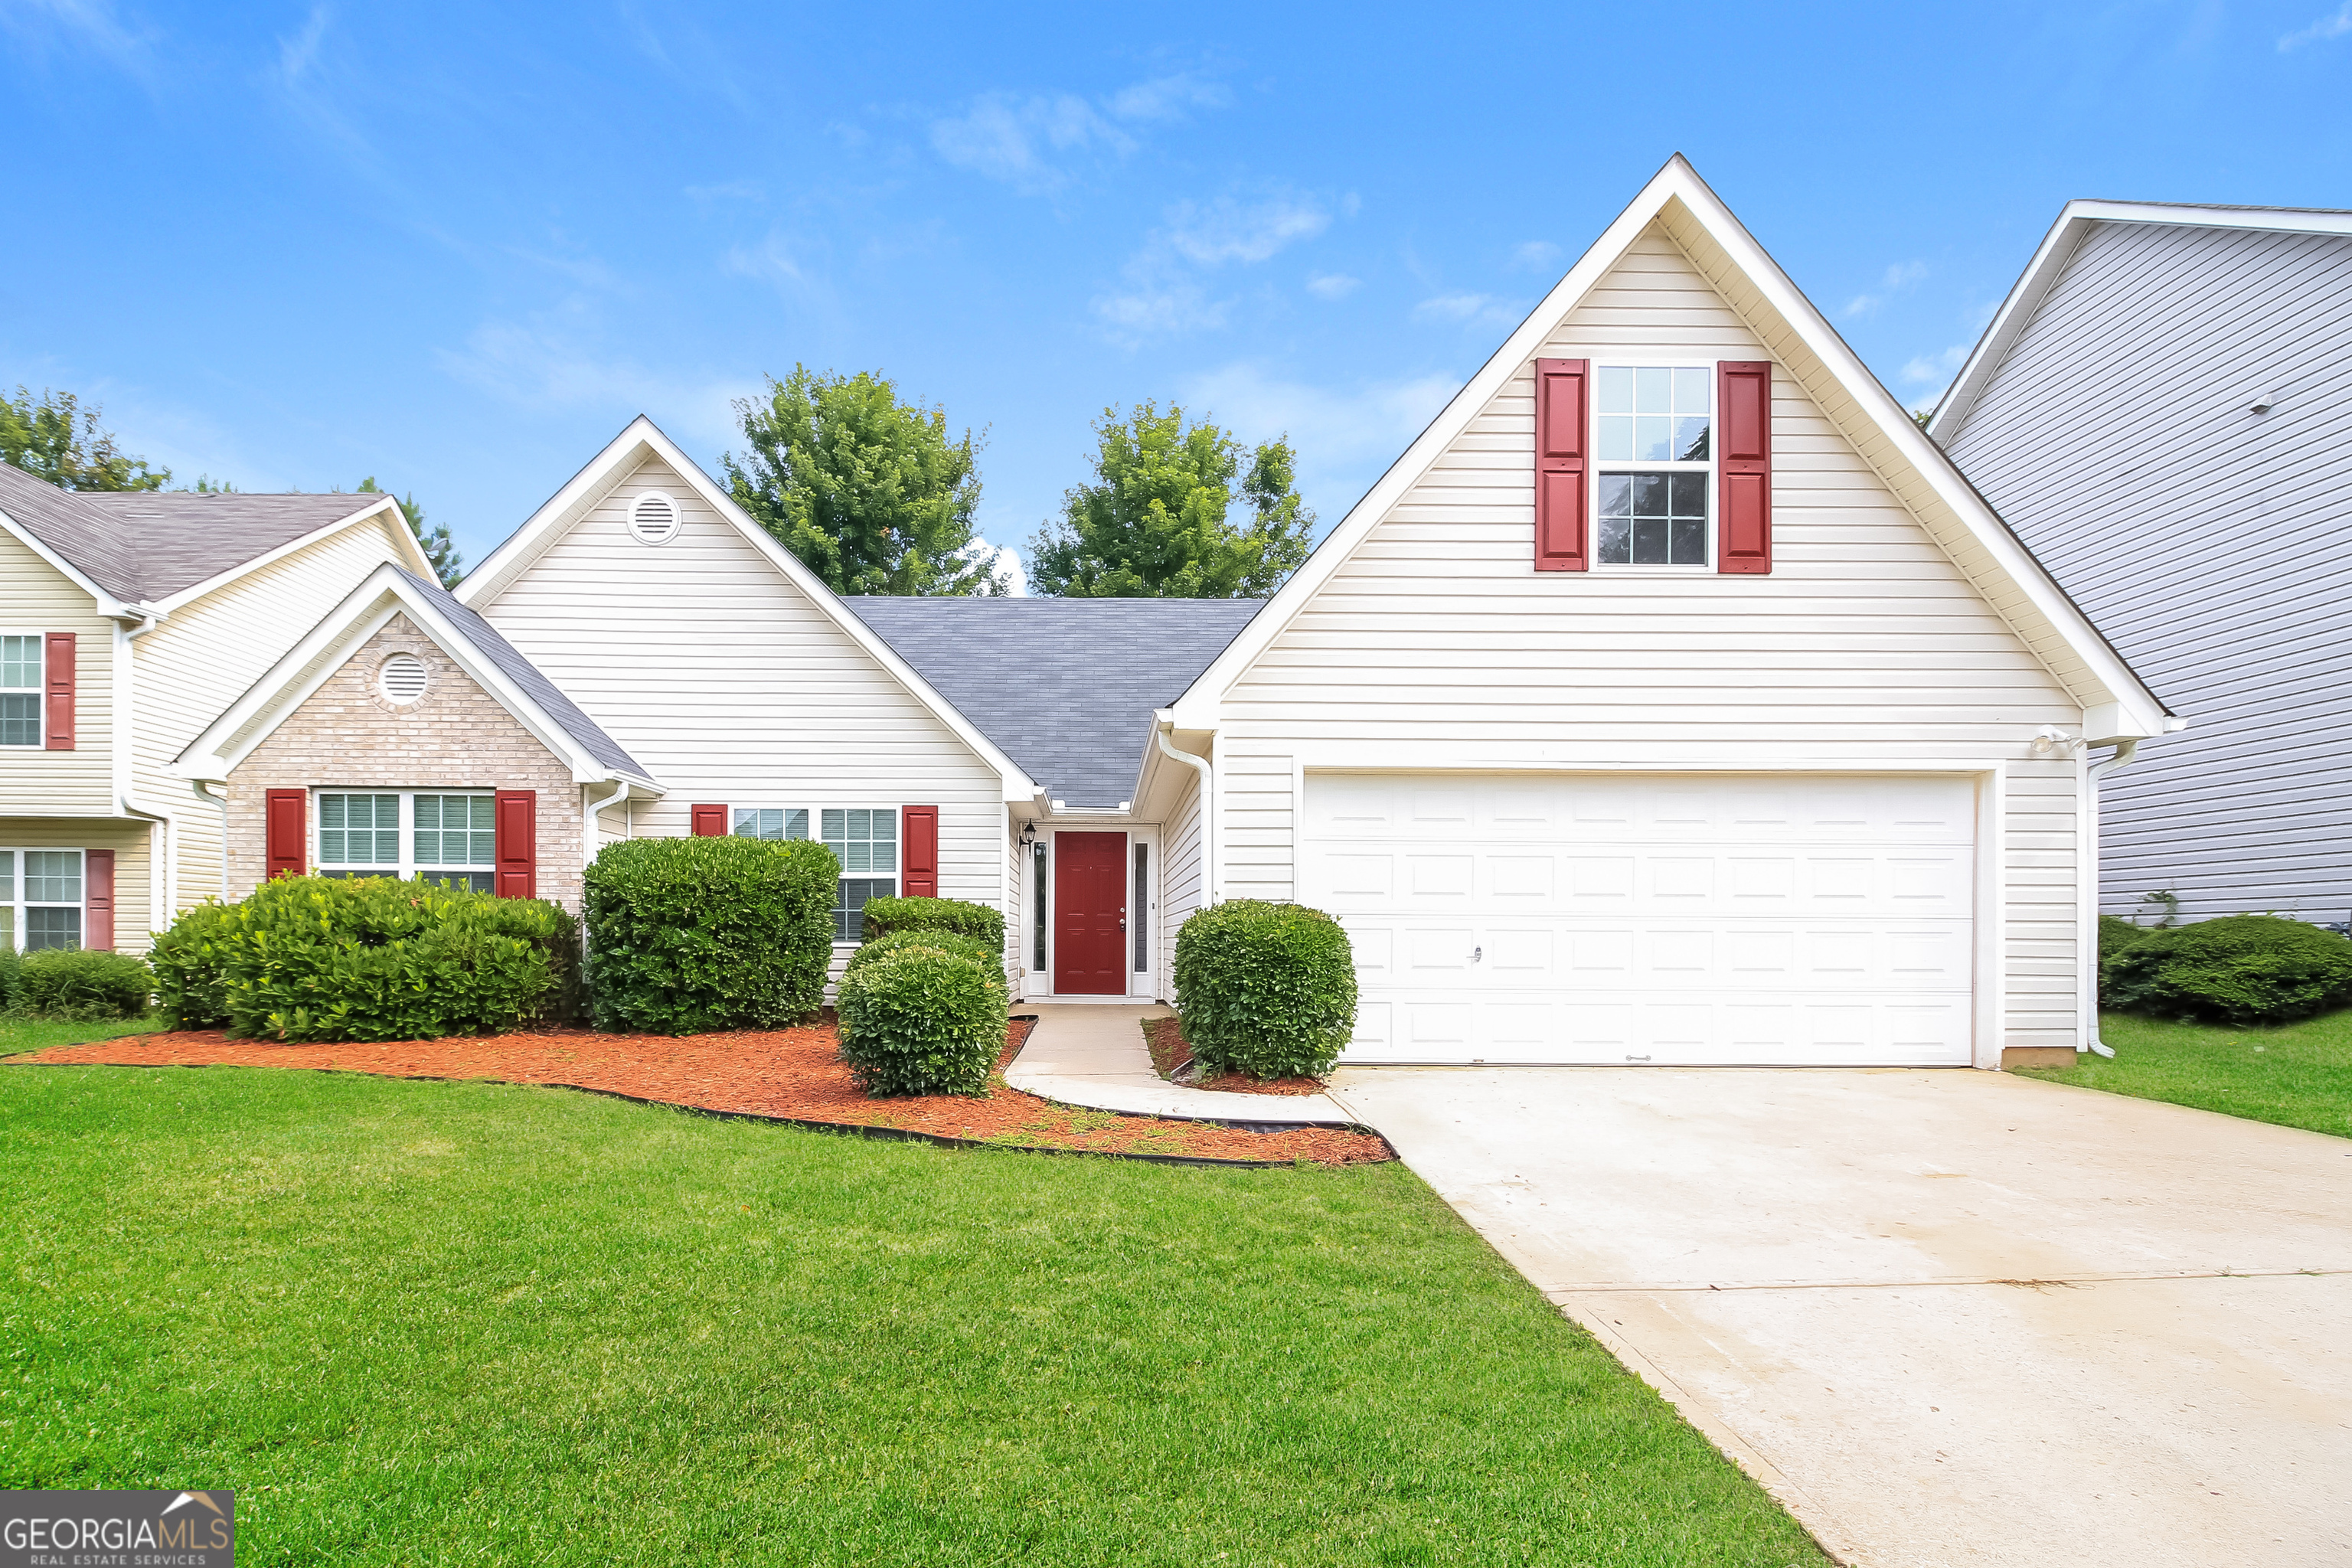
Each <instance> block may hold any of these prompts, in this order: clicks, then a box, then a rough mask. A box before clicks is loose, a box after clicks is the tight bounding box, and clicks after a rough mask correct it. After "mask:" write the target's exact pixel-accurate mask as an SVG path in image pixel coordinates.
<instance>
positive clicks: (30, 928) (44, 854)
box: [0, 849, 89, 952]
mask: <svg viewBox="0 0 2352 1568" xmlns="http://www.w3.org/2000/svg"><path fill="white" fill-rule="evenodd" d="M88 886H89V883H88V881H87V880H86V879H85V878H84V876H83V867H82V855H81V851H80V850H79V849H0V941H5V942H6V943H7V944H8V945H9V946H10V947H13V948H16V949H17V950H18V951H20V952H44V951H46V950H47V949H50V948H60V947H79V946H80V945H81V932H82V896H83V889H85V888H87V887H88Z"/></svg>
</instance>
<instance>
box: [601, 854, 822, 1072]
mask: <svg viewBox="0 0 2352 1568" xmlns="http://www.w3.org/2000/svg"><path fill="white" fill-rule="evenodd" d="M840 881H841V862H840V861H839V860H838V859H837V858H835V856H834V853H833V851H832V850H830V849H828V848H826V847H824V845H823V844H820V843H817V842H814V840H810V839H787V840H782V841H778V840H774V839H764V838H733V837H725V838H719V837H713V838H632V839H627V840H625V841H623V842H621V843H618V844H608V845H606V846H605V847H604V849H603V851H602V852H600V853H599V854H598V855H597V857H596V859H595V863H594V864H593V865H592V866H590V867H589V868H588V878H587V892H586V899H585V903H586V908H587V913H588V989H589V994H590V996H591V997H592V999H593V1006H594V1009H595V1018H596V1026H597V1027H598V1028H600V1029H643V1030H646V1031H648V1032H651V1033H655V1034H665V1035H692V1034H698V1033H701V1032H703V1031H705V1030H709V1029H733V1028H743V1027H756V1028H772V1027H776V1026H781V1025H784V1024H790V1023H793V1022H795V1021H797V1020H799V1019H801V1018H804V1017H806V1016H809V1015H810V1014H812V1013H814V1012H815V1011H816V1010H817V1009H818V1008H819V1007H820V1006H822V1005H824V975H825V970H826V968H827V966H828V965H830V964H831V963H832V962H833V902H834V897H835V890H836V889H837V888H838V887H839V885H840Z"/></svg>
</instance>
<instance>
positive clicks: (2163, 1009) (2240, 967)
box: [2099, 915, 2352, 1024]
mask: <svg viewBox="0 0 2352 1568" xmlns="http://www.w3.org/2000/svg"><path fill="white" fill-rule="evenodd" d="M2099 973H2100V980H2101V983H2102V988H2103V990H2104V992H2105V999H2106V1002H2107V1005H2109V1006H2112V1007H2120V1008H2124V1009H2126V1010H2128V1011H2132V1012H2140V1013H2153V1014H2157V1015H2158V1016H2165V1017H2174V1018H2180V1019H2183V1020H2206V1021H2213V1022H2220V1023H2227V1024H2280V1023H2285V1022H2287V1021H2288V1020H2290V1019H2294V1018H2305V1017H2309V1016H2311V1015H2312V1014H2314V1013H2325V1012H2327V1011H2328V1010H2330V1009H2332V1008H2336V1007H2341V1006H2343V1005H2346V1004H2347V1003H2352V942H2347V941H2346V940H2345V939H2344V938H2342V937H2340V936H2337V935H2336V933H2335V932H2334V931H2322V930H2320V929H2319V928H2318V927H2317V926H2312V925H2305V924H2304V923H2303V922H2302V921H2291V920H2283V919H2281V918H2280V917H2278V916H2276V915H2225V916H2223V917H2222V918H2221V919H2220V920H2211V921H2197V922H2196V923H2194V924H2192V925H2185V926H2175V927H2172V928H2171V929H2169V930H2167V931H2147V932H2146V933H2144V934H2143V935H2142V936H2141V937H2140V938H2139V940H2138V941H2137V942H2133V943H2131V944H2130V945H2129V946H2128V947H2126V948H2124V949H2123V950H2122V951H2121V952H2117V953H2116V955H2115V956H2114V957H2113V958H2110V959H2108V960H2107V961H2106V962H2105V963H2103V964H2102V965H2100V972H2099Z"/></svg>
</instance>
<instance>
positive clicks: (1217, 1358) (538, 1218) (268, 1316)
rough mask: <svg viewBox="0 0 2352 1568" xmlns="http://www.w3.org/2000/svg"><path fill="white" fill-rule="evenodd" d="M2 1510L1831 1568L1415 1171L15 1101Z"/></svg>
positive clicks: (395, 1549) (1242, 1555) (835, 1550)
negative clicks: (163, 1491)
mask: <svg viewBox="0 0 2352 1568" xmlns="http://www.w3.org/2000/svg"><path fill="white" fill-rule="evenodd" d="M0 1238H5V1239H4V1240H0V1245H4V1246H5V1259H6V1261H5V1265H0V1325H5V1334H0V1350H5V1368H6V1371H5V1385H0V1487H80V1486H110V1487H180V1486H207V1487H221V1486H226V1487H233V1488H234V1489H236V1493H237V1507H238V1511H239V1516H240V1518H241V1520H242V1521H244V1522H245V1524H246V1531H247V1532H246V1533H245V1534H244V1539H243V1540H241V1541H240V1542H239V1543H238V1544H239V1547H240V1552H239V1561H240V1562H241V1563H247V1564H257V1563H315V1562H335V1563H440V1562H458V1561H463V1562H467V1563H608V1562H622V1563H685V1562H695V1563H728V1562H733V1563H890V1564H917V1563H920V1564H928V1565H932V1568H944V1565H950V1564H981V1563H1022V1564H1032V1563H1035V1564H1044V1563H1089V1564H1138V1563H1139V1564H1151V1563H1166V1564H1179V1563H1181V1564H1185V1565H1187V1568H1196V1565H1199V1564H1203V1563H1207V1564H1216V1563H1231V1564H1233V1565H1234V1568H1241V1565H1242V1564H1249V1565H1251V1568H1258V1565H1263V1564H1292V1565H1303V1564H1310V1563H1333V1564H1339V1563H1346V1564H1364V1563H1465V1564H1490V1563H1659V1564H1669V1563H1671V1564H1691V1563H1709V1564H1716V1563H1752V1564H1769V1565H1772V1568H1780V1565H1781V1564H1790V1563H1808V1564H1811V1563H1820V1562H1822V1557H1821V1556H1820V1554H1819V1553H1818V1552H1816V1551H1815V1549H1814V1548H1813V1546H1812V1545H1811V1542H1810V1541H1809V1540H1808V1539H1807V1538H1806V1537H1805V1535H1804V1534H1803V1533H1802V1532H1801V1531H1800V1530H1799V1529H1798V1528H1797V1526H1796V1525H1795V1524H1794V1523H1793V1522H1792V1521H1790V1519H1789V1518H1788V1517H1787V1516H1786V1515H1785V1514H1784V1513H1782V1512H1781V1511H1780V1509H1779V1508H1778V1507H1776V1506H1775V1505H1774V1504H1773V1503H1772V1501H1771V1500H1770V1499H1769V1497H1767V1496H1766V1495H1765V1494H1764V1493H1763V1492H1762V1491H1761V1490H1760V1489H1759V1488H1757V1487H1756V1486H1755V1485H1753V1484H1752V1483H1750V1482H1749V1481H1748V1479H1746V1478H1745V1477H1744V1476H1742V1475H1741V1474H1740V1473H1739V1472H1738V1470H1737V1469H1736V1468H1733V1467H1732V1466H1731V1465H1730V1464H1729V1463H1728V1462H1727V1461H1726V1460H1724V1459H1723V1458H1721V1457H1720V1456H1719V1455H1717V1453H1716V1452H1715V1451H1714V1449H1713V1448H1711V1447H1709V1446H1708V1445H1707V1444H1706V1441H1705V1440H1704V1439H1703V1438H1701V1437H1700V1436H1698V1435H1697V1434H1696V1432H1695V1431H1693V1430H1692V1429H1691V1428H1690V1427H1688V1426H1685V1425H1684V1424H1683V1423H1682V1422H1681V1421H1680V1420H1679V1419H1678V1418H1676V1417H1675V1415H1674V1413H1673V1412H1672V1410H1671V1409H1670V1408H1669V1407H1668V1406H1666V1405H1664V1403H1663V1402H1662V1401H1661V1400H1659V1399H1658V1398H1657V1397H1656V1396H1654V1394H1651V1393H1650V1392H1649V1391H1648V1389H1646V1388H1645V1387H1644V1386H1643V1385H1642V1384H1640V1383H1638V1382H1637V1381H1635V1380H1634V1379H1633V1377H1632V1376H1631V1375H1630V1374H1628V1373H1626V1372H1625V1371H1624V1370H1623V1369H1622V1368H1621V1367H1620V1366H1619V1365H1618V1364H1617V1363H1616V1362H1615V1361H1614V1360H1612V1358H1611V1357H1610V1356H1609V1355H1608V1354H1607V1352H1604V1351H1602V1350H1601V1348H1599V1347H1598V1346H1597V1345H1596V1344H1595V1343H1594V1342H1592V1341H1591V1340H1590V1339H1589V1338H1588V1337H1586V1336H1585V1335H1584V1334H1583V1333H1582V1332H1581V1331H1579V1330H1577V1329H1576V1328H1575V1327H1574V1326H1572V1325H1571V1324H1570V1323H1568V1322H1567V1321H1564V1320H1563V1319H1562V1318H1561V1317H1560V1316H1559V1314H1558V1313H1557V1312H1556V1311H1554V1310H1552V1309H1551V1308H1550V1307H1549V1306H1548V1305H1546V1304H1545V1302H1544V1301H1543V1300H1542V1299H1541V1298H1540V1297H1539V1296H1538V1295H1537V1294H1536V1292H1535V1291H1534V1290H1533V1289H1531V1288H1530V1287H1529V1286H1528V1284H1527V1283H1526V1281H1524V1280H1523V1279H1520V1278H1519V1277H1518V1276H1517V1274H1516V1273H1514V1272H1513V1271H1512V1270H1511V1269H1510V1268H1508V1267H1507V1266H1506V1265H1505V1264H1504V1263H1503V1262H1502V1261H1501V1260H1500V1259H1499V1258H1497V1257H1496V1255H1495V1254H1494V1253H1493V1252H1491V1251H1490V1250H1489V1249H1488V1248H1487V1247H1486V1246H1485V1244H1484V1243H1482V1242H1481V1241H1479V1240H1478V1239H1477V1238H1476V1237H1475V1236H1474V1235H1473V1234H1472V1233H1471V1232H1470V1231H1469V1230H1468V1229H1467V1228H1466V1227H1465V1226H1464V1225H1463V1224H1462V1223H1461V1222H1460V1221H1459V1220H1458V1219H1457V1218H1456V1217H1455V1216H1454V1214H1453V1213H1452V1212H1451V1211H1450V1210H1448V1209H1447V1208H1446V1207H1445V1206H1444V1205H1443V1204H1442V1203H1440V1202H1439V1201H1438V1200H1437V1198H1436V1197H1435V1196H1434V1195H1433V1194H1432V1193H1431V1192H1430V1191H1429V1189H1428V1188H1427V1187H1426V1186H1424V1185H1423V1184H1422V1183H1421V1182H1420V1181H1419V1180H1418V1179H1416V1178H1415V1177H1414V1176H1413V1175H1412V1173H1410V1172H1408V1171H1407V1170H1405V1169H1404V1168H1403V1167H1402V1166H1401V1165H1393V1164H1391V1165H1379V1166H1369V1167H1359V1168H1355V1169H1349V1170H1329V1169H1309V1170H1293V1169H1276V1170H1268V1171H1247V1172H1235V1171H1217V1170H1202V1169H1185V1168H1171V1167H1163V1166H1152V1165H1144V1164H1138V1163H1127V1162H1117V1161H1109V1160H1101V1159H1084V1158H1076V1157H1050V1156H1039V1155H1025V1154H1016V1153H1003V1152H993V1151H951V1150H943V1149H936V1148H931V1147H928V1146H923V1145H911V1144H894V1143H876V1142H860V1141H857V1140H854V1139H850V1138H845V1137H835V1136H828V1135H825V1134H822V1133H814V1132H807V1131H796V1130H793V1129H787V1128H778V1127H772V1126H763V1125H761V1124H757V1123H751V1122H730V1121H715V1120H712V1119H709V1118H705V1117H698V1116H694V1115H690V1114H687V1113H683V1112H678V1111H673V1110H665V1109H662V1108H659V1107H647V1106H639V1105H633V1104H628V1103H625V1102H622V1101H618V1100H609V1099H604V1098H600V1097H596V1096H591V1095H586V1094H579V1093H572V1092H567V1091H563V1090H558V1089H530V1088H520V1087H516V1086H511V1085H503V1084H491V1083H465V1084H446V1083H418V1082H404V1081H400V1080H394V1079H373V1078H365V1077H361V1076H357V1075H350V1076H346V1075H341V1074H328V1073H311V1072H290V1071H273V1070H269V1069H254V1068H23V1067H5V1068H0Z"/></svg>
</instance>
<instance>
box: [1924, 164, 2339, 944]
mask: <svg viewBox="0 0 2352 1568" xmlns="http://www.w3.org/2000/svg"><path fill="white" fill-rule="evenodd" d="M1928 430H1929V433H1930V434H1931V435H1933V436H1934V437H1935V438H1936V439H1937V441H1938V442H1939V443H1941V444H1942V446H1943V447H1944V448H1945V450H1946V451H1947V452H1948V453H1949V454H1950V455H1951V457H1952V458H1953V460H1954V461H1955V462H1957V463H1958V466H1959V468H1960V469H1961V471H1962V472H1963V473H1964V474H1966V475H1967V476H1968V478H1969V480H1970V481H1972V482H1973V483H1974V484H1975V485H1976V487H1977V489H1979V490H1980V491H1981V492H1983V494H1984V496H1985V497H1986V499H1987V500H1990V501H1991V503H1992V505H1993V507H1994V510H1997V511H1999V512H2000V515H2001V517H2002V518H2003V520H2005V521H2007V522H2008V523H2009V525H2010V526H2011V528H2012V529H2014V530H2015V531H2017V532H2018V534H2019V535H2020V536H2021V537H2022V538H2023V540H2024V542H2026V544H2027V545H2028V546H2029V547H2031V548H2032V551H2033V552H2034V554H2036V555H2037V556H2039V557H2040V558H2041V560H2042V563H2043V565H2045V566H2046V567H2047V568H2048V569H2049V570H2050V572H2051V573H2052V574H2053V575H2054V576H2055V577H2056V578H2057V579H2058V581H2059V583H2060V584H2061V585H2062V586H2063V587H2064V588H2065V590H2066V591H2067V592H2068V593H2069V594H2070V595H2073V597H2074V600H2075V601H2076V603H2078V604H2079V605H2082V607H2083V609H2084V611H2085V612H2086V613H2087V614H2088V615H2089V616H2090V618H2091V620H2092V622H2093V624H2095V626H2098V627H2099V628H2100V629H2101V630H2102V631H2104V632H2105V634H2106V636H2107V637H2109V638H2110V639H2111V640H2112V641H2113V642H2114V643H2115V645H2116V647H2117V649H2118V650H2119V651H2120V652H2121V653H2122V654H2123V656H2124V658H2126V660H2127V661H2128V662H2129V663H2130V664H2131V666H2132V668H2135V669H2137V670H2138V671H2139V672H2140V674H2141V675H2142V676H2143V677H2144V678H2145V679H2147V682H2148V684H2149V685H2150V686H2151V687H2152V688H2153V689H2155V690H2156V692H2157V694H2158V696H2160V697H2161V698H2163V699H2164V700H2165V702H2166V703H2167V705H2168V706H2169V707H2170V708H2171V709H2173V710H2175V711H2176V712H2178V713H2180V714H2182V715H2184V716H2186V718H2187V719H2188V721H2189V728H2188V729H2187V730H2186V731H2182V732H2180V733H2177V734H2172V735H2166V736H2160V737H2158V738H2155V739H2152V740H2149V741H2147V742H2145V743H2144V744H2143V745H2142V746H2141V747H2140V748H2139V750H2138V752H2137V756H2136V757H2135V758H2134V759H2133V760H2132V762H2131V763H2130V765H2129V766H2128V767H2126V768H2120V769H2117V770H2116V771H2115V772H2114V773H2112V775H2111V776H2110V777H2109V778H2108V779H2107V782H2106V783H2105V786H2104V788H2103V790H2102V792H2101V800H2100V807H2099V809H2100V820H2101V837H2100V886H2101V907H2102V909H2103V910H2105V911H2106V912H2108V913H2111V914H2130V913H2134V912H2146V911H2151V910H2156V909H2158V908H2161V907H2163V905H2164V903H2165V902H2166V900H2164V899H2162V898H2161V897H2160V896H2161V895H2171V896H2173V897H2174V898H2177V899H2178V900H2179V910H2180V913H2181V914H2182V915H2183V916H2184V917H2186V918H2189V919H2203V918H2207V917H2210V916H2213V915H2221V914H2234V913H2238V912H2241V911H2244V910H2273V911H2276V912H2278V913H2281V914H2290V915H2294V916H2297V917H2299V918H2302V919H2305V920H2311V921H2324V922H2336V921H2344V920H2345V919H2346V918H2347V914H2352V713H2347V690H2352V540H2347V530H2352V212H2332V211H2313V210H2303V209H2292V208H2275V207H2231V206H2186V205H2171V204H2168V203H2152V202H2099V201H2078V202H2073V203H2069V204H2068V205H2067V207H2066V209H2065V211H2064V212H2063V214H2062V215H2061V216H2060V217H2059V220H2058V223H2057V225H2056V226H2055V227H2053V229H2052V230H2051V231H2050V235H2049V237H2048V238H2047V239H2045V240H2044V241H2043V242H2042V247H2041V249H2040V250H2039V251H2038V252H2037V253H2036V254H2035V256H2034V258H2033V260H2032V264H2031V265H2030V266H2028V267H2027V268H2026V270H2025V274H2024V276H2023V277H2022V278H2021V279H2019V281H2018V284H2017V286H2016V288H2015V289H2012V290H2011V293H2010V296H2009V299H2008V300H2007V301H2006V302H2005V303H2004V304H2003V305H2002V307H2001V309H2000V313H1999V314H1998V315H1996V316H1995V317H1994V318H1993V321H1992V323H1991V325H1990V327H1989V328H1988V329H1987V331H1986V332H1985V336H1984V340H1983V341H1982V342H1979V344H1978V345H1977V348H1976V352H1975V353H1974V354H1973V355H1972V356H1971V357H1970V358H1969V362H1968V364H1967V365H1966V366H1965V367H1964V368H1963V369H1962V370H1961V372H1960V374H1959V378H1958V380H1957V381H1955V382H1954V383H1953V384H1952V388H1951V390H1950V391H1949V392H1948V393H1947V394H1946V395H1945V396H1944V399H1943V402H1942V403H1941V404H1940V405H1938V406H1937V410H1936V414H1935V417H1934V419H1933V421H1932V422H1931V423H1930V424H1929V426H1928ZM2151 895H2158V896H2159V897H2157V898H2155V899H2151Z"/></svg>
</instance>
